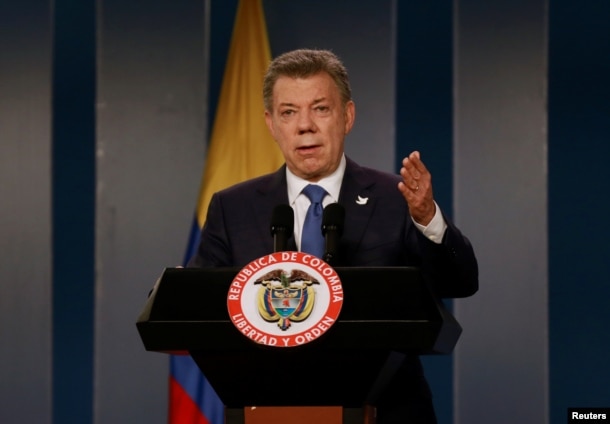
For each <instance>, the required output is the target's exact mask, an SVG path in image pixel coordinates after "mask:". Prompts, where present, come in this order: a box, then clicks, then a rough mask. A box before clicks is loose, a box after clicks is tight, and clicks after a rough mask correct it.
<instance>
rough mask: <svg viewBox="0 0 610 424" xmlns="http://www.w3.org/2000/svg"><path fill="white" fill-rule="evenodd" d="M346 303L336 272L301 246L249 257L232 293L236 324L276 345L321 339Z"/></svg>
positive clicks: (229, 300) (256, 339)
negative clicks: (296, 248) (297, 249)
mask: <svg viewBox="0 0 610 424" xmlns="http://www.w3.org/2000/svg"><path fill="white" fill-rule="evenodd" d="M342 305H343V286H342V285H341V281H340V279H339V276H338V275H337V272H336V271H335V270H334V269H333V268H332V267H331V266H330V265H329V264H327V263H326V262H324V261H323V260H322V259H320V258H318V257H316V256H313V255H310V254H307V253H302V252H277V253H272V254H269V255H267V256H262V257H260V258H258V259H256V260H254V261H252V262H250V263H249V264H248V265H246V266H245V267H244V268H242V269H241V271H239V273H238V274H237V275H236V276H235V278H234V279H233V281H232V282H231V286H230V287H229V293H228V295H227V307H228V310H229V317H230V318H231V321H232V322H233V325H235V327H236V328H237V330H239V332H240V333H242V334H243V335H244V336H246V337H248V338H249V339H251V340H253V341H254V342H256V343H259V344H264V345H268V346H277V347H293V346H301V345H303V344H306V343H309V342H311V341H313V340H315V339H317V338H318V337H320V336H321V335H323V334H324V333H326V331H328V329H329V328H330V327H331V326H332V325H333V324H334V323H335V322H336V321H337V318H338V317H339V313H340V312H341V306H342Z"/></svg>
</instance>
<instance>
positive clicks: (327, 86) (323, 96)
mask: <svg viewBox="0 0 610 424" xmlns="http://www.w3.org/2000/svg"><path fill="white" fill-rule="evenodd" d="M339 100H340V93H339V89H338V88H337V86H336V84H335V82H334V81H333V79H332V78H331V77H330V76H329V75H328V74H326V73H319V74H315V75H311V76H306V77H291V76H286V75H282V76H280V77H278V79H277V80H276V81H275V84H274V86H273V105H274V107H277V106H281V105H283V104H291V105H295V106H301V105H309V104H314V103H319V102H321V101H330V102H338V101H339Z"/></svg>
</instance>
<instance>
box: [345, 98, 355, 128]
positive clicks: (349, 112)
mask: <svg viewBox="0 0 610 424" xmlns="http://www.w3.org/2000/svg"><path fill="white" fill-rule="evenodd" d="M344 113H345V134H346V135H347V134H349V132H350V131H351V130H352V127H353V126H354V120H355V119H356V104H355V103H354V101H353V100H350V101H349V102H347V103H346V104H345V112H344Z"/></svg>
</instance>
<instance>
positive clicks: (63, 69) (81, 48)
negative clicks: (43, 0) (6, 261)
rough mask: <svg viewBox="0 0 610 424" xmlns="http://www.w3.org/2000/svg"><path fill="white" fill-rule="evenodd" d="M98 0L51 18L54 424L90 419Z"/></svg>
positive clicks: (80, 1) (59, 0)
mask: <svg viewBox="0 0 610 424" xmlns="http://www.w3.org/2000/svg"><path fill="white" fill-rule="evenodd" d="M94 23H95V2H94V1H93V0H87V1H84V0H72V1H71V0H56V1H55V2H54V16H53V24H54V27H53V65H52V67H53V81H52V90H53V95H52V106H53V117H52V126H53V129H52V136H53V147H52V161H53V164H52V172H53V176H52V179H53V181H52V190H53V208H52V213H53V224H52V225H53V301H52V307H53V422H54V423H56V424H60V423H61V424H64V423H78V424H86V423H90V422H92V410H93V406H92V398H93V397H92V394H93V295H94V228H95V225H94V202H95V200H94V199H95V197H94V196H95V166H94V164H95V148H94V146H95V143H94V138H95V109H94V108H95V86H96V83H95V24H94Z"/></svg>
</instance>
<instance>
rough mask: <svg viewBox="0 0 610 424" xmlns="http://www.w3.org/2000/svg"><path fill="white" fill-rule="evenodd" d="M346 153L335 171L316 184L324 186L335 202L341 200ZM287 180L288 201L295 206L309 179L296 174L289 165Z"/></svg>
mask: <svg viewBox="0 0 610 424" xmlns="http://www.w3.org/2000/svg"><path fill="white" fill-rule="evenodd" d="M345 164H346V160H345V155H343V156H341V161H339V166H338V167H337V169H335V171H334V172H333V173H332V174H330V175H328V176H327V177H324V178H322V179H321V180H320V181H318V182H317V183H316V184H318V185H319V186H322V187H323V188H324V190H326V192H327V193H328V195H329V196H330V198H331V199H332V201H333V202H338V201H339V192H340V191H341V181H343V174H345ZM286 182H287V184H288V203H289V204H290V205H291V206H293V205H294V202H295V200H296V198H297V197H298V196H299V194H301V191H302V190H303V189H304V188H305V186H306V185H307V184H310V182H309V181H307V180H304V179H303V178H300V177H297V176H296V175H294V174H293V173H292V172H291V171H290V170H289V169H288V167H286Z"/></svg>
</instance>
